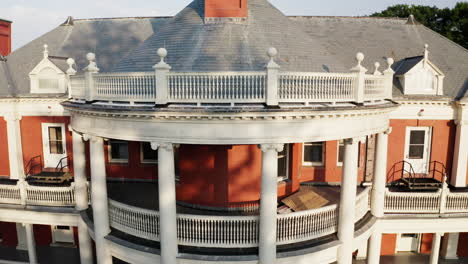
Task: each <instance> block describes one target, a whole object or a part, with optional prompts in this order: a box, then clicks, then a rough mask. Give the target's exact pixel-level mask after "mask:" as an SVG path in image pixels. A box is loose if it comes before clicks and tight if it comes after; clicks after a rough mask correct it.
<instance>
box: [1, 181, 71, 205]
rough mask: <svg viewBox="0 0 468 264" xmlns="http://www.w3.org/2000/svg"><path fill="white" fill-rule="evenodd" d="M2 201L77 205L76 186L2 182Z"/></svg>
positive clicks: (6, 202)
mask: <svg viewBox="0 0 468 264" xmlns="http://www.w3.org/2000/svg"><path fill="white" fill-rule="evenodd" d="M0 203H5V204H21V205H41V206H70V207H71V206H75V187H74V184H73V183H72V184H71V185H70V186H33V185H29V184H28V183H27V182H20V181H18V182H17V184H15V185H6V184H0Z"/></svg>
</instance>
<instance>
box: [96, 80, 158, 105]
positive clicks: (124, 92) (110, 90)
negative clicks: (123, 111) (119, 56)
mask: <svg viewBox="0 0 468 264" xmlns="http://www.w3.org/2000/svg"><path fill="white" fill-rule="evenodd" d="M93 78H94V85H95V91H96V92H95V93H94V99H95V100H103V101H129V102H131V103H134V102H154V100H155V99H156V77H155V75H154V73H151V72H147V73H145V72H140V73H106V74H94V77H93Z"/></svg>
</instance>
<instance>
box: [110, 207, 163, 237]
mask: <svg viewBox="0 0 468 264" xmlns="http://www.w3.org/2000/svg"><path fill="white" fill-rule="evenodd" d="M109 221H110V225H111V226H112V227H113V228H115V229H117V230H120V231H122V232H125V233H127V234H130V235H133V236H136V237H141V238H144V239H148V240H153V241H159V212H158V211H154V210H147V209H143V208H138V207H135V206H131V205H127V204H123V203H119V202H117V201H114V200H109Z"/></svg>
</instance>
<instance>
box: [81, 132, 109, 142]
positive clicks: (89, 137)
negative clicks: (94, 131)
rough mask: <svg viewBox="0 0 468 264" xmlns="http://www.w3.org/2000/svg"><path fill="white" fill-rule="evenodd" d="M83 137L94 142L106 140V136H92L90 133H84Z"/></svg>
mask: <svg viewBox="0 0 468 264" xmlns="http://www.w3.org/2000/svg"><path fill="white" fill-rule="evenodd" d="M82 137H83V140H84V141H90V142H92V143H98V142H104V138H102V137H97V136H92V135H88V134H83V135H82Z"/></svg>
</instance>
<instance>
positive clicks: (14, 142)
mask: <svg viewBox="0 0 468 264" xmlns="http://www.w3.org/2000/svg"><path fill="white" fill-rule="evenodd" d="M10 111H11V110H10ZM21 118H22V116H21V115H20V114H18V112H10V113H7V114H5V116H4V119H5V121H6V123H7V138H8V161H9V165H10V178H11V179H24V178H25V177H26V175H25V173H24V161H23V148H22V144H21V127H20V120H21Z"/></svg>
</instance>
